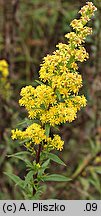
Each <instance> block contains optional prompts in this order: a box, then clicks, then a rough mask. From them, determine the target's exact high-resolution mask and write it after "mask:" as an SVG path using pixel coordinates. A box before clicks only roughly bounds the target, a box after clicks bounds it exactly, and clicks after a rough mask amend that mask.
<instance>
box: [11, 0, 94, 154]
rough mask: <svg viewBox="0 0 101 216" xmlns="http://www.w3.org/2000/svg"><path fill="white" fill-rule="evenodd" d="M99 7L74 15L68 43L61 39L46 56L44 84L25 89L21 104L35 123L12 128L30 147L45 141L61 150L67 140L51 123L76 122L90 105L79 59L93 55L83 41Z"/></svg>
mask: <svg viewBox="0 0 101 216" xmlns="http://www.w3.org/2000/svg"><path fill="white" fill-rule="evenodd" d="M95 10H96V7H95V6H94V5H93V4H92V3H91V2H87V4H86V5H85V6H84V7H82V8H81V10H80V11H79V14H80V19H74V20H73V21H72V22H71V24H70V25H71V27H72V28H73V31H72V32H70V33H67V34H66V35H65V38H67V40H68V43H67V44H63V43H59V44H58V45H57V46H56V47H57V49H56V51H54V52H53V54H52V55H47V56H46V57H44V60H43V63H42V64H41V68H40V71H39V75H40V81H39V83H40V84H39V85H38V86H37V87H36V88H34V87H32V86H31V85H30V86H26V87H24V88H22V90H21V99H20V100H19V104H20V106H24V107H25V108H26V110H27V112H28V117H29V118H30V119H32V120H33V123H32V124H31V125H29V126H28V127H27V128H26V129H25V130H24V131H21V130H18V129H16V130H12V139H19V140H25V146H26V148H27V149H28V150H29V151H32V152H34V148H35V146H37V145H41V146H42V149H43V151H45V150H47V151H48V152H49V151H50V150H52V149H57V150H60V151H61V150H62V149H63V145H64V141H63V140H62V139H61V138H60V136H59V135H57V134H55V135H54V137H53V138H51V136H50V132H49V131H50V127H51V126H52V127H56V126H58V125H60V124H63V123H66V122H72V121H73V120H75V118H76V117H77V111H78V110H80V109H81V108H82V107H85V106H86V98H85V96H84V95H79V90H80V88H81V87H82V77H81V75H80V74H79V72H78V62H83V61H86V60H87V59H88V57H89V55H88V53H87V52H86V49H85V48H84V47H83V45H82V44H84V42H85V39H86V37H87V36H88V35H90V34H91V33H92V29H91V28H90V27H87V26H86V24H87V22H88V21H89V20H90V19H91V17H92V15H93V14H94V11H95ZM36 120H37V121H36ZM26 140H27V141H26Z"/></svg>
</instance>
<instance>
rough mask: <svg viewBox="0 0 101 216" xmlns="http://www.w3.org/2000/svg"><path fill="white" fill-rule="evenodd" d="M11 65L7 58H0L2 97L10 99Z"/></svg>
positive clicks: (0, 94)
mask: <svg viewBox="0 0 101 216" xmlns="http://www.w3.org/2000/svg"><path fill="white" fill-rule="evenodd" d="M8 76H9V67H8V63H7V61H6V60H5V59H2V60H0V97H2V98H3V99H4V100H8V98H9V93H10V84H9V82H8Z"/></svg>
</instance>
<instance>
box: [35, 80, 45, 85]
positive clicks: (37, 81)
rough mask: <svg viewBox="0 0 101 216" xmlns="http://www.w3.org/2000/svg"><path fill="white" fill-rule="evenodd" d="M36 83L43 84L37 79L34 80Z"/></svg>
mask: <svg viewBox="0 0 101 216" xmlns="http://www.w3.org/2000/svg"><path fill="white" fill-rule="evenodd" d="M35 82H36V83H38V84H39V85H43V82H41V81H39V80H35Z"/></svg>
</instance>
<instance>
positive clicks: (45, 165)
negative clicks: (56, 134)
mask: <svg viewBox="0 0 101 216" xmlns="http://www.w3.org/2000/svg"><path fill="white" fill-rule="evenodd" d="M49 163H50V159H48V160H46V161H45V162H44V163H43V164H42V168H47V166H48V165H49Z"/></svg>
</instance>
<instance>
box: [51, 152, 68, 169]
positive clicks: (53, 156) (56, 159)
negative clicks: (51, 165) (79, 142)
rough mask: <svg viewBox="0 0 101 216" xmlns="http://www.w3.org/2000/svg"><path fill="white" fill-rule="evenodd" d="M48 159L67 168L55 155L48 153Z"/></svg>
mask: <svg viewBox="0 0 101 216" xmlns="http://www.w3.org/2000/svg"><path fill="white" fill-rule="evenodd" d="M48 158H49V159H51V160H52V161H55V162H56V163H58V164H61V165H63V166H66V164H65V163H64V162H63V161H62V160H61V159H60V158H59V157H58V156H57V155H55V154H52V153H48Z"/></svg>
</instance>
